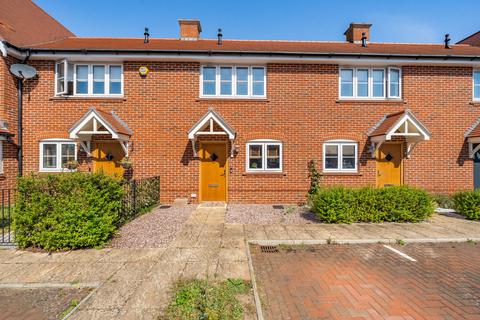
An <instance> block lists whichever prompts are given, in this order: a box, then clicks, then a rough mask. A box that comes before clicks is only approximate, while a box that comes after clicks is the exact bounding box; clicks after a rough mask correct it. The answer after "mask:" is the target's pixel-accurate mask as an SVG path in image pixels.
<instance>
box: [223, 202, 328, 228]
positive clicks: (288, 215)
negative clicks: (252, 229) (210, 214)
mask: <svg viewBox="0 0 480 320" xmlns="http://www.w3.org/2000/svg"><path fill="white" fill-rule="evenodd" d="M275 207H277V208H275ZM280 207H283V208H280ZM280 207H278V206H273V205H263V204H231V205H228V207H227V213H226V215H225V222H226V223H241V224H309V223H320V222H319V221H318V220H316V219H315V216H314V214H313V213H312V212H310V211H309V210H308V208H307V207H298V206H287V205H285V206H280Z"/></svg>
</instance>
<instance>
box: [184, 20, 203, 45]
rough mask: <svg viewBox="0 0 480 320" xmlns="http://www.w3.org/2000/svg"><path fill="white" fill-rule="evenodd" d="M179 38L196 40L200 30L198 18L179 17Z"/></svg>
mask: <svg viewBox="0 0 480 320" xmlns="http://www.w3.org/2000/svg"><path fill="white" fill-rule="evenodd" d="M178 24H179V25H180V39H181V40H198V39H199V38H200V33H201V32H202V26H201V25H200V20H195V19H179V20H178Z"/></svg>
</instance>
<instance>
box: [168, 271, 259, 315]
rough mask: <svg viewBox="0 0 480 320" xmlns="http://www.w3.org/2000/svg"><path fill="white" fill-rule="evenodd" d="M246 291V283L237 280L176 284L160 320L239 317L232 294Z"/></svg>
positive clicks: (247, 289)
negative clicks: (173, 294)
mask: <svg viewBox="0 0 480 320" xmlns="http://www.w3.org/2000/svg"><path fill="white" fill-rule="evenodd" d="M249 290H250V284H249V283H247V282H245V281H243V280H239V279H228V280H227V281H224V282H222V283H218V284H212V283H209V282H208V281H206V280H192V281H188V282H183V283H180V284H178V285H177V289H176V292H175V296H174V298H173V301H172V302H171V303H170V305H169V306H168V309H167V311H166V313H165V316H164V318H163V319H165V320H170V319H172V320H173V319H185V320H189V319H191V320H197V319H222V320H230V319H233V320H236V319H238V320H239V319H243V314H244V310H243V307H242V305H241V304H240V302H239V301H238V300H237V299H236V298H235V296H236V295H239V294H244V293H247V292H248V291H249Z"/></svg>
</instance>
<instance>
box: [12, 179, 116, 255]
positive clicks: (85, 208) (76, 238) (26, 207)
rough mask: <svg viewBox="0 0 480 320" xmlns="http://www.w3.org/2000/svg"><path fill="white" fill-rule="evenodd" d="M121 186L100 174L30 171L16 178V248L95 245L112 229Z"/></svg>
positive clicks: (57, 247) (101, 242) (64, 247)
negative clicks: (32, 173)
mask: <svg viewBox="0 0 480 320" xmlns="http://www.w3.org/2000/svg"><path fill="white" fill-rule="evenodd" d="M122 196H123V189H122V186H121V184H120V181H118V180H116V179H114V178H112V177H109V176H106V175H104V174H88V173H63V174H54V175H31V176H27V177H22V178H21V179H19V181H18V197H17V202H16V205H15V215H14V220H13V227H14V230H15V232H16V234H15V240H16V241H17V243H18V245H19V247H21V248H26V247H38V248H43V249H46V250H58V249H75V248H85V247H96V246H100V245H102V244H104V243H105V242H106V241H107V240H108V239H109V238H110V237H111V235H112V234H113V233H114V232H115V230H116V225H117V220H118V216H119V212H120V210H121V201H122Z"/></svg>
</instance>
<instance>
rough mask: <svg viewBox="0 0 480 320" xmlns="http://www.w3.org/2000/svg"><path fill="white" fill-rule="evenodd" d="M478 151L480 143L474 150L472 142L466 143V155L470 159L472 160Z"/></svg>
mask: <svg viewBox="0 0 480 320" xmlns="http://www.w3.org/2000/svg"><path fill="white" fill-rule="evenodd" d="M478 150H480V143H479V144H477V146H476V147H475V148H474V147H473V142H469V143H468V155H469V157H470V159H473V157H474V156H475V153H477V152H478Z"/></svg>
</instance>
